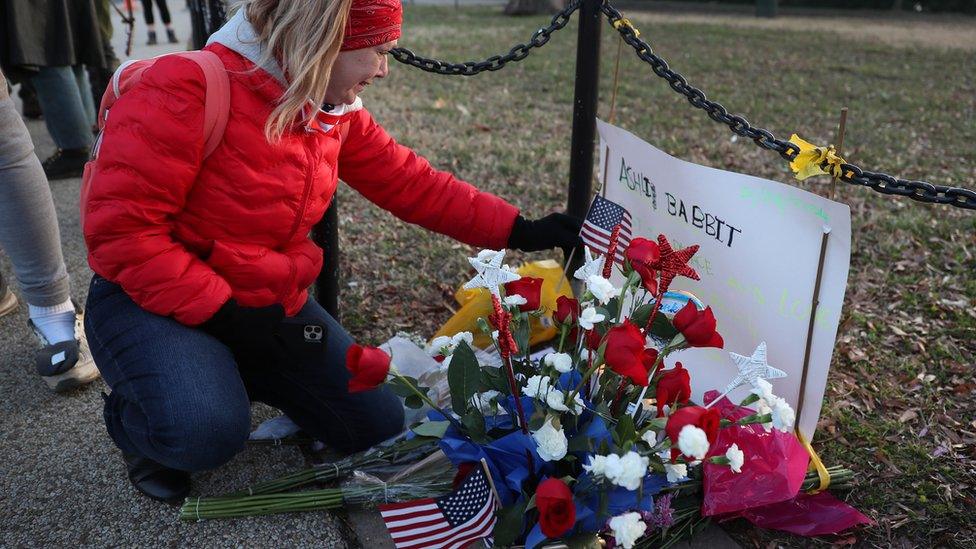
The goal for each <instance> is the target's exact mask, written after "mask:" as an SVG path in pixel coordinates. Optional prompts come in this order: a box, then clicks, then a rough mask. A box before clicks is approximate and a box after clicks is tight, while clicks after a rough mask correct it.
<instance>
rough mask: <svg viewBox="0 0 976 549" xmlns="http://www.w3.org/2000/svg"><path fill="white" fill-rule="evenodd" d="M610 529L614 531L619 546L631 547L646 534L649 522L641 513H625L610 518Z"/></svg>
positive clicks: (626, 548)
mask: <svg viewBox="0 0 976 549" xmlns="http://www.w3.org/2000/svg"><path fill="white" fill-rule="evenodd" d="M610 530H612V531H613V539H614V540H615V541H616V542H617V545H618V546H620V547H623V548H624V549H631V547H633V546H634V543H636V542H637V540H638V539H640V537H641V536H643V535H644V532H645V531H646V530H647V523H645V522H644V521H643V520H641V516H640V513H624V514H622V515H617V516H615V517H613V518H612V519H610Z"/></svg>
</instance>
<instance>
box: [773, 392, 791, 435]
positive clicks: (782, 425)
mask: <svg viewBox="0 0 976 549" xmlns="http://www.w3.org/2000/svg"><path fill="white" fill-rule="evenodd" d="M794 421H796V413H795V412H793V408H791V407H790V404H789V403H788V402H786V399H785V398H778V399H776V403H775V404H773V427H775V428H777V429H779V430H780V431H783V432H784V433H788V432H789V431H790V430H792V429H793V422H794Z"/></svg>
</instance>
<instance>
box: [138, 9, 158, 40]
mask: <svg viewBox="0 0 976 549" xmlns="http://www.w3.org/2000/svg"><path fill="white" fill-rule="evenodd" d="M142 18H143V19H144V20H145V21H146V34H147V36H148V40H146V45H147V46H155V45H156V44H158V43H159V41H158V40H156V21H155V19H154V18H153V7H152V0H142Z"/></svg>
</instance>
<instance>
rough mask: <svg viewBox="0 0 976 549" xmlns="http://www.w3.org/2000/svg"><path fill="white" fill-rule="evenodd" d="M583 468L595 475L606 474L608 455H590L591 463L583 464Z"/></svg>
mask: <svg viewBox="0 0 976 549" xmlns="http://www.w3.org/2000/svg"><path fill="white" fill-rule="evenodd" d="M583 469H584V470H585V471H587V472H589V473H591V474H593V475H594V476H601V477H603V476H606V475H605V474H604V473H605V472H606V470H607V456H597V455H593V456H590V463H589V464H587V465H584V466H583Z"/></svg>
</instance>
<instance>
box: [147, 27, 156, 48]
mask: <svg viewBox="0 0 976 549" xmlns="http://www.w3.org/2000/svg"><path fill="white" fill-rule="evenodd" d="M158 43H159V42H157V41H156V31H149V40H146V45H147V46H155V45H156V44H158Z"/></svg>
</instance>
